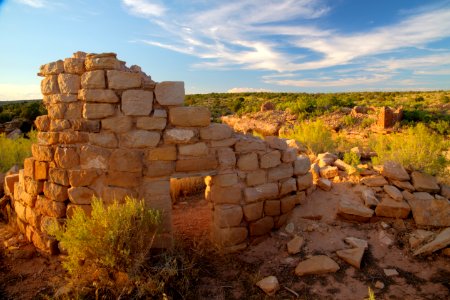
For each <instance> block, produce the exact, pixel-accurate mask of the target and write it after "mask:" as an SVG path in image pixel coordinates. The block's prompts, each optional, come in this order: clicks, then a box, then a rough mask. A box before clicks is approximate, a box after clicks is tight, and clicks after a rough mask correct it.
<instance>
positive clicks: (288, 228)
mask: <svg viewBox="0 0 450 300" xmlns="http://www.w3.org/2000/svg"><path fill="white" fill-rule="evenodd" d="M284 230H286V232H287V233H293V232H294V230H295V226H294V223H292V222H290V223H288V224H287V225H286V227H284Z"/></svg>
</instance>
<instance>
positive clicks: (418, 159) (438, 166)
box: [371, 123, 450, 175]
mask: <svg viewBox="0 0 450 300" xmlns="http://www.w3.org/2000/svg"><path fill="white" fill-rule="evenodd" d="M449 146H450V145H449V142H448V141H446V140H445V139H444V137H442V136H440V135H438V134H436V133H434V132H433V131H432V130H431V129H429V128H427V127H426V126H425V125H424V124H422V123H419V124H417V126H415V127H409V128H408V129H407V130H406V132H402V133H395V134H391V135H387V136H379V137H377V138H375V139H373V140H372V141H371V148H372V149H373V150H375V152H376V153H377V154H378V157H375V158H373V159H372V160H373V162H374V163H375V164H380V163H383V162H385V161H389V160H391V161H395V162H398V163H400V164H402V165H403V166H405V167H408V168H411V169H414V170H419V171H423V172H426V173H428V174H431V175H442V174H443V173H444V172H445V170H446V166H447V165H448V161H447V160H446V159H445V157H444V156H443V154H442V152H443V151H444V150H447V149H448V147H449Z"/></svg>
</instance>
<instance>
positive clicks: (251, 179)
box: [246, 170, 267, 186]
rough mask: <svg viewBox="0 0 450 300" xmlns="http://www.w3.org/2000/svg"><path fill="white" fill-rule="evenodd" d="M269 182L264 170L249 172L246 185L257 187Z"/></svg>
mask: <svg viewBox="0 0 450 300" xmlns="http://www.w3.org/2000/svg"><path fill="white" fill-rule="evenodd" d="M266 182H267V174H266V171H264V170H256V171H253V172H248V173H247V176H246V183H247V185H248V186H255V185H260V184H264V183H266Z"/></svg>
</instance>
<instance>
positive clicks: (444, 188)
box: [441, 184, 450, 199]
mask: <svg viewBox="0 0 450 300" xmlns="http://www.w3.org/2000/svg"><path fill="white" fill-rule="evenodd" d="M441 196H442V197H445V198H447V199H450V186H448V185H445V184H441Z"/></svg>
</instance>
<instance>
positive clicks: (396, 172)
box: [381, 161, 410, 181]
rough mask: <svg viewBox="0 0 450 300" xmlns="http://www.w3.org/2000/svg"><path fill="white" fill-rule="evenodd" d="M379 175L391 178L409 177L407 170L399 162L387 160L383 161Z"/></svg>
mask: <svg viewBox="0 0 450 300" xmlns="http://www.w3.org/2000/svg"><path fill="white" fill-rule="evenodd" d="M381 175H383V176H384V177H387V178H389V179H391V180H398V181H408V180H409V179H410V177H409V174H408V172H406V170H405V168H403V166H402V165H401V164H399V163H396V162H393V161H388V162H385V163H384V165H383V168H382V169H381Z"/></svg>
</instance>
